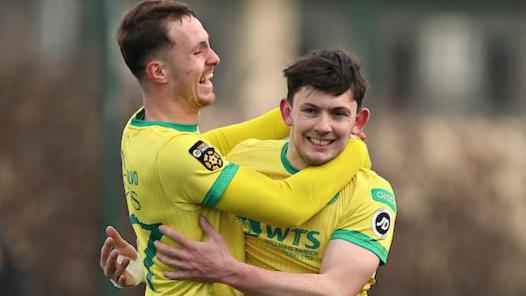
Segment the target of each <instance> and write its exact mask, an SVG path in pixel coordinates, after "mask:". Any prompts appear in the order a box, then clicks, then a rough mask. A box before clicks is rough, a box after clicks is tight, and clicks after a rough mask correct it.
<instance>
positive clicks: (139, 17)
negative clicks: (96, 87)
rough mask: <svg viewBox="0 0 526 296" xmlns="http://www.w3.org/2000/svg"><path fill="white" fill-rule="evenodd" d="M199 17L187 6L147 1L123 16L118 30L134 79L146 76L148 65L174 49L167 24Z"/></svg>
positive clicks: (123, 51)
mask: <svg viewBox="0 0 526 296" xmlns="http://www.w3.org/2000/svg"><path fill="white" fill-rule="evenodd" d="M183 16H193V17H196V15H195V13H194V11H193V10H192V9H191V8H190V6H189V5H188V4H186V3H182V2H178V1H171V0H148V1H142V2H140V3H138V4H136V5H135V6H133V7H132V8H131V9H130V10H129V11H128V12H127V13H126V14H125V15H124V17H123V19H122V20H121V22H120V25H119V29H118V31H117V42H118V43H119V47H120V49H121V53H122V57H123V58H124V61H125V62H126V65H128V68H130V71H131V72H132V73H133V75H135V77H136V78H137V79H138V80H139V81H141V80H142V78H143V77H144V74H145V72H144V70H145V68H146V62H147V60H148V58H150V57H151V56H152V55H154V54H157V53H158V52H159V51H160V50H163V49H165V48H170V47H172V46H174V45H175V44H174V42H173V40H170V38H169V37H168V29H167V26H166V23H167V22H169V21H177V20H181V19H182V17H183Z"/></svg>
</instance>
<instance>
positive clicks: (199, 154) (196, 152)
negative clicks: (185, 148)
mask: <svg viewBox="0 0 526 296" xmlns="http://www.w3.org/2000/svg"><path fill="white" fill-rule="evenodd" d="M201 154H202V153H201V150H199V149H195V150H194V151H192V155H193V156H194V157H195V158H199V157H201Z"/></svg>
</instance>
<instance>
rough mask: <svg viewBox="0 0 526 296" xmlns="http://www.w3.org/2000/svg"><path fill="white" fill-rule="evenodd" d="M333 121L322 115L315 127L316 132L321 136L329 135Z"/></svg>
mask: <svg viewBox="0 0 526 296" xmlns="http://www.w3.org/2000/svg"><path fill="white" fill-rule="evenodd" d="M331 129H332V127H331V120H330V118H329V116H327V115H324V114H322V115H320V116H319V117H318V120H317V121H316V124H315V125H314V130H315V131H316V132H318V133H320V134H325V133H329V132H330V131H331Z"/></svg>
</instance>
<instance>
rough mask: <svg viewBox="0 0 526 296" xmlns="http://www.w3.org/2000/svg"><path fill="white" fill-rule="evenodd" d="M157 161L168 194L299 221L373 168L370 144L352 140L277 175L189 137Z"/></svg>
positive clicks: (274, 220)
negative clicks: (331, 154)
mask: <svg viewBox="0 0 526 296" xmlns="http://www.w3.org/2000/svg"><path fill="white" fill-rule="evenodd" d="M196 147H197V148H196ZM199 147H201V148H199ZM202 147H205V148H202ZM199 149H201V150H199ZM177 152H178V153H177ZM212 161H213V162H212ZM157 164H158V165H157V166H158V170H159V171H158V175H159V178H160V181H161V183H162V188H163V190H164V192H165V193H166V195H167V196H169V197H174V198H177V200H174V202H177V203H192V204H198V205H202V206H205V207H209V208H215V209H218V210H221V211H226V212H232V213H235V214H237V215H240V216H243V217H247V218H252V219H256V220H258V221H262V222H265V223H267V224H271V225H292V226H294V225H301V224H303V223H304V222H305V221H307V220H308V219H310V218H311V217H312V216H313V215H315V214H316V213H317V212H318V211H319V210H320V209H322V208H323V207H324V206H325V205H326V204H327V203H328V202H329V200H330V199H331V198H332V197H333V196H334V195H335V194H336V193H338V191H339V190H341V189H342V188H343V187H344V186H345V185H346V184H348V183H349V181H350V180H351V179H352V178H353V177H354V175H356V172H357V171H358V170H360V169H361V168H364V167H365V168H367V167H370V159H369V154H368V151H367V147H366V145H365V143H363V142H362V141H360V140H357V139H352V140H350V141H349V144H348V145H347V147H346V148H345V149H344V151H343V152H342V153H340V155H338V156H337V157H336V158H335V159H334V160H332V161H330V162H328V163H326V164H324V165H322V166H317V167H308V168H306V169H303V170H301V171H300V172H298V173H296V174H294V175H292V176H290V177H288V178H286V179H283V180H274V179H272V178H270V177H268V176H266V175H264V174H263V173H260V172H257V171H254V170H250V169H247V168H243V167H239V166H238V165H237V164H235V163H231V162H230V163H229V162H228V161H227V160H223V159H222V157H221V155H219V154H218V153H217V152H215V150H214V149H213V148H210V147H209V146H207V144H206V143H204V142H203V141H201V140H199V139H196V138H193V137H187V138H182V139H174V140H173V141H170V142H167V143H166V146H164V147H163V148H162V149H161V152H160V153H159V156H158V157H157ZM218 164H220V165H218ZM174 180H177V182H174Z"/></svg>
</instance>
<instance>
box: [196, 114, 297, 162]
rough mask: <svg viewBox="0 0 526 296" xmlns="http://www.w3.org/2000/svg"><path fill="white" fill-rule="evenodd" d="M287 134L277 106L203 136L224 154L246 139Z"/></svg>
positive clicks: (276, 136)
mask: <svg viewBox="0 0 526 296" xmlns="http://www.w3.org/2000/svg"><path fill="white" fill-rule="evenodd" d="M288 135H289V128H288V127H287V126H286V125H285V123H284V122H283V120H282V119H281V113H280V111H279V108H275V109H273V110H271V111H270V112H267V113H265V114H263V115H261V116H259V117H256V118H254V119H252V120H249V121H246V122H242V123H238V124H234V125H230V126H227V127H222V128H218V129H214V130H211V131H209V132H206V133H204V134H203V137H204V139H205V141H206V142H207V143H209V144H210V145H212V146H214V147H216V148H217V149H219V151H221V153H222V154H223V155H226V154H228V152H230V150H231V149H232V148H234V146H236V145H237V144H238V143H240V142H241V141H244V140H246V139H260V140H266V139H283V138H286V137H287V136H288Z"/></svg>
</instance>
